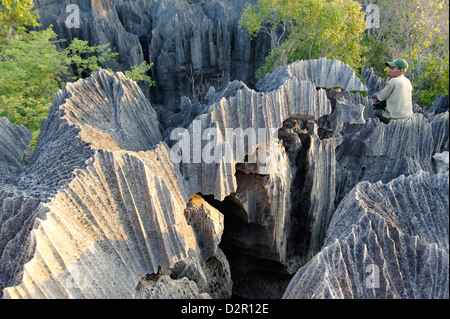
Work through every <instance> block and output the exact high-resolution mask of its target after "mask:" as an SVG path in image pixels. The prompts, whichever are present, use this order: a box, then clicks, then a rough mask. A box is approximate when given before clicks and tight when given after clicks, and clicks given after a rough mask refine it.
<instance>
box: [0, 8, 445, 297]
mask: <svg viewBox="0 0 450 319" xmlns="http://www.w3.org/2000/svg"><path fill="white" fill-rule="evenodd" d="M158 3H159V2H158ZM161 3H162V2H161ZM86 5H87V7H89V6H88V4H87V3H86ZM124 5H125V4H124ZM215 5H217V3H215V4H211V6H213V7H214V6H215ZM202 6H203V8H206V7H207V5H206V3H202ZM111 10H113V9H112V8H111ZM161 10H162V9H161ZM195 10H197V9H195ZM205 10H206V9H205ZM286 70H288V71H289V72H287V71H286ZM286 72H287V73H286ZM320 72H324V74H325V76H327V77H328V78H329V79H327V81H326V83H325V82H321V81H322V80H321V76H320ZM277 74H278V75H277ZM275 75H277V76H275ZM270 79H271V80H270ZM331 79H334V80H335V82H331V81H330V80H331ZM358 81H359V80H358V79H357V78H356V77H354V72H353V71H352V70H351V69H349V67H348V66H347V65H345V64H342V63H341V62H339V61H330V60H327V59H320V60H312V61H300V62H298V63H294V64H292V65H289V66H287V67H286V68H282V69H280V71H275V72H274V73H273V74H271V75H268V78H267V79H265V80H264V81H263V82H261V83H262V84H264V85H263V86H261V87H260V88H263V89H264V90H262V91H259V92H257V91H255V90H252V89H250V88H249V87H248V86H247V85H246V84H245V83H243V82H241V81H233V82H230V83H229V84H228V85H227V86H226V87H225V88H224V89H223V90H217V91H216V90H215V89H213V88H212V89H210V90H209V91H208V94H207V95H206V96H205V97H204V99H203V100H202V102H200V101H195V100H192V99H189V98H183V99H182V106H181V107H180V109H181V110H182V112H180V113H179V114H177V115H170V114H169V116H168V117H167V119H168V120H169V121H168V123H169V124H170V125H169V127H170V128H169V130H165V131H164V132H163V131H162V129H161V127H160V123H159V122H158V120H157V117H158V115H157V112H156V111H155V110H154V109H153V107H152V105H150V103H149V102H148V101H147V100H146V99H145V97H144V95H143V93H142V92H141V90H140V89H139V87H138V86H137V85H136V83H134V82H133V81H130V80H128V79H126V78H125V77H124V76H123V74H121V73H117V74H111V73H109V72H107V71H99V72H97V73H96V74H95V75H94V76H92V77H90V78H89V79H86V80H81V81H78V82H77V83H74V84H70V85H68V86H67V87H66V88H64V89H63V90H61V91H60V92H59V93H58V94H57V95H56V97H55V102H54V105H53V106H52V108H51V110H50V115H49V118H48V119H46V120H45V121H43V123H42V126H41V135H40V137H39V140H38V143H37V147H36V150H35V152H34V153H33V155H32V158H31V160H30V161H29V163H28V165H27V166H26V167H25V168H24V169H22V171H21V172H18V173H17V174H18V176H16V178H15V179H13V180H12V182H10V183H9V184H8V185H7V187H6V188H3V189H1V190H0V270H1V271H0V285H1V287H2V288H4V289H3V290H2V293H3V296H4V297H13V298H22V297H34V298H58V297H72V298H99V297H108V298H111V297H113V298H170V297H178V298H184V297H187V298H209V297H211V298H229V297H230V296H231V295H232V293H233V294H235V296H238V297H246V298H277V297H282V296H283V294H284V292H285V289H286V287H287V285H288V284H289V282H290V281H291V279H292V276H293V275H294V274H295V273H296V272H297V271H298V270H299V269H300V271H299V272H298V274H297V275H296V277H295V280H293V281H292V282H291V286H290V287H291V288H292V287H294V286H295V287H294V288H292V289H291V288H290V289H291V290H288V292H287V293H286V296H294V297H311V296H319V297H330V296H332V297H336V296H338V297H339V296H353V297H358V296H359V295H358V293H359V290H358V292H356V293H355V292H354V291H353V290H351V289H354V287H353V286H351V287H350V286H349V287H350V288H348V287H347V288H345V289H344V290H342V291H343V292H342V291H341V292H342V294H341V295H339V294H338V293H340V292H335V291H334V290H333V289H334V287H335V286H333V285H335V283H334V282H332V283H331V284H330V287H331V288H330V289H328V288H326V287H325V285H328V284H329V281H327V280H328V278H330V277H328V276H327V272H326V269H327V268H326V267H328V266H327V265H328V264H327V263H326V262H330V261H329V260H331V261H333V259H329V260H325V261H326V262H322V261H321V260H319V261H318V259H320V258H323V257H320V256H325V255H326V254H327V253H331V254H334V255H332V256H336V254H335V253H337V252H339V250H334V249H335V248H336V246H333V245H334V244H335V242H334V240H335V239H333V238H338V237H339V236H343V237H342V238H341V237H339V238H340V240H341V242H345V243H347V242H349V240H350V239H351V238H350V237H346V236H347V235H346V234H348V233H351V232H352V229H357V227H360V229H362V230H361V233H358V234H357V235H359V234H362V235H361V236H363V239H361V240H360V241H359V242H358V241H357V242H356V243H355V244H354V245H353V246H352V245H351V244H346V245H348V246H349V247H350V248H348V249H347V250H348V251H350V250H351V249H353V248H354V247H359V246H358V245H357V244H359V243H365V244H366V246H367V247H368V248H367V251H370V252H371V250H370V249H375V253H374V254H375V255H374V256H375V257H371V258H372V260H375V261H379V260H385V263H384V264H380V265H379V266H378V267H379V268H380V269H381V271H383V276H385V278H387V279H386V281H387V282H389V285H388V286H386V287H387V288H386V289H384V288H383V290H380V291H381V292H380V291H378V292H376V291H375V292H373V293H372V294H369V295H367V296H375V297H385V296H388V297H391V296H394V297H398V296H401V297H405V296H406V297H410V296H413V297H417V296H433V297H442V296H445V289H444V290H443V291H444V294H441V293H437V294H434V292H433V293H429V292H427V291H424V290H423V291H422V292H420V293H419V292H418V291H417V289H416V288H414V285H412V284H411V285H409V286H408V285H405V284H403V283H401V282H400V281H399V280H398V278H397V277H395V275H396V273H394V272H393V271H392V269H391V268H389V267H390V264H389V263H391V262H392V263H395V258H394V257H396V258H397V259H398V260H401V261H399V262H398V265H400V266H399V267H403V266H404V264H405V262H404V260H409V259H408V258H409V257H410V256H418V257H417V258H419V259H420V260H425V261H426V258H425V257H424V256H425V255H424V254H428V253H429V252H430V251H432V250H433V249H434V250H435V251H436V252H437V254H438V255H437V256H438V257H437V258H438V261H439V262H441V259H439V258H441V257H442V256H444V257H445V254H444V253H445V252H446V253H447V260H448V241H447V244H445V240H444V241H442V240H440V241H438V242H437V243H434V242H433V240H434V239H433V238H434V237H432V236H434V235H433V234H430V231H429V230H427V228H426V227H427V226H426V224H425V223H423V222H422V221H418V220H416V219H418V218H419V217H420V215H411V218H413V219H414V220H413V221H410V220H409V219H408V216H404V215H406V214H408V213H409V210H410V209H414V210H417V212H414V213H413V214H419V212H420V211H426V210H427V209H428V210H429V211H430V212H431V211H434V210H438V211H440V210H442V209H443V208H445V205H447V209H448V196H447V197H445V196H444V195H443V194H444V193H445V191H446V190H447V193H448V173H447V175H445V173H439V174H438V175H435V174H436V173H437V167H436V163H435V161H436V158H437V157H438V156H437V155H436V154H439V153H442V152H445V151H448V135H449V134H448V131H449V129H448V112H444V113H440V114H436V113H428V112H421V113H420V114H415V115H414V116H413V117H412V118H411V119H409V120H407V121H403V122H399V121H392V122H391V123H390V124H388V125H385V124H384V123H381V122H380V121H379V120H378V119H377V118H376V117H375V116H374V114H373V110H372V108H371V103H370V100H369V99H368V98H365V97H363V96H361V95H359V94H353V93H351V92H350V90H351V91H353V89H355V88H359V89H364V85H363V84H362V83H360V82H358ZM341 89H344V90H341ZM158 111H159V112H163V110H162V109H161V108H160V109H159V110H158ZM169 113H170V112H169ZM163 129H164V128H163ZM239 136H240V137H242V138H243V137H244V136H245V138H244V139H243V140H242V139H241V140H239V139H238V137H239ZM163 140H164V141H165V142H167V143H165V142H163ZM240 142H242V143H240ZM249 146H250V147H249ZM2 156H3V155H2ZM433 157H434V158H435V159H433ZM419 172H422V173H419ZM414 174H415V175H414ZM401 175H404V177H399V176H401ZM445 177H447V182H444V181H442V180H443V179H445ZM394 179H395V180H394ZM379 180H381V182H378V181H379ZM361 182H362V183H361ZM383 183H384V184H383ZM416 184H418V185H419V186H417V185H416ZM355 185H358V186H357V187H356V188H354V187H355ZM424 185H425V186H424ZM429 189H432V191H430V190H429ZM352 190H353V191H352ZM403 191H404V192H403ZM419 191H420V194H421V195H423V196H422V197H421V201H420V202H419V201H418V198H419V195H417V193H415V192H419ZM435 193H436V194H437V195H438V196H437V197H436V198H435V196H434V195H435ZM379 194H383V195H384V196H385V198H386V200H385V201H382V200H381V199H379V198H378V197H376V196H379ZM404 194H412V195H411V200H409V199H410V198H409V197H406V202H405V203H406V204H402V203H404V202H402V200H403V201H404V200H405V196H408V195H404ZM372 197H373V198H375V199H376V200H373V199H372ZM445 200H446V201H445ZM410 202H411V203H412V204H410ZM355 203H356V204H355ZM416 204H417V205H416ZM338 205H339V208H338V210H337V212H336V207H337V206H338ZM358 205H359V206H358ZM370 205H372V206H376V205H378V206H376V207H378V208H376V212H375V213H373V212H372V211H370V212H368V211H367V210H368V208H367V207H369V206H370ZM383 205H386V206H385V207H382V206H383ZM395 205H396V206H395ZM408 205H416V206H417V207H416V206H414V207H412V206H408ZM372 206H371V207H372ZM379 207H381V208H379ZM411 207H412V208H411ZM370 209H372V208H370ZM372 210H373V209H372ZM358 214H359V215H358ZM377 214H378V215H377ZM426 214H430V213H429V212H426ZM360 215H362V216H363V218H361V219H359V217H360ZM386 216H388V217H386ZM414 216H416V217H414ZM447 216H448V215H447ZM370 218H372V219H370ZM437 218H438V220H437V222H436V225H438V227H437V228H436V227H435V228H436V230H433V231H435V232H436V234H445V232H446V234H447V237H448V223H447V224H445V222H444V223H443V222H442V221H441V219H440V218H441V217H440V215H439V216H438V217H437ZM369 219H370V220H371V221H372V224H370V223H368V222H366V221H367V220H369ZM330 223H331V224H330ZM389 223H391V224H389ZM329 225H331V228H329ZM352 225H353V226H355V225H356V226H355V227H353V228H352ZM405 225H406V226H405ZM347 226H348V227H347ZM369 226H370V227H371V228H370V227H369ZM346 227H347V228H346ZM377 227H378V228H377ZM404 227H412V230H411V232H409V231H410V229H409V228H408V229H407V230H405V229H404ZM386 230H388V231H389V232H390V233H389V234H394V235H395V236H396V237H395V236H394V237H393V239H392V240H393V241H394V242H395V240H397V239H399V240H401V244H402V245H403V246H399V245H397V244H396V245H395V248H393V246H392V245H391V246H388V247H390V248H392V249H385V248H383V250H382V252H383V254H384V255H383V258H384V259H382V257H380V256H381V253H380V249H377V247H378V246H380V245H384V243H380V242H377V241H376V240H375V238H376V237H374V236H371V235H373V234H374V232H375V233H376V234H377V235H379V238H384V239H386V238H387V237H386V236H385V235H386V234H387V232H386ZM327 231H328V232H327ZM433 231H431V232H433ZM408 232H409V233H408ZM366 235H367V236H366ZM355 236H356V235H355ZM355 236H354V237H352V238H356V237H355ZM364 236H365V237H364ZM383 236H384V237H383ZM408 236H409V237H408ZM414 236H417V237H414ZM413 237H414V238H413ZM349 238H350V239H349ZM411 238H413V239H414V240H412V239H411ZM430 238H431V239H430ZM424 241H425V242H426V243H425V244H423V242H424ZM341 242H339V243H341ZM385 242H386V245H388V244H389V243H392V241H391V242H389V241H388V240H387V239H386V240H385ZM405 243H406V244H405ZM411 243H412V244H411ZM324 244H325V245H324ZM409 244H411V245H409ZM323 245H324V246H323ZM342 245H343V244H342ZM342 245H341V246H342ZM408 245H409V246H408ZM430 245H431V246H430ZM433 245H434V246H433ZM445 245H446V246H445ZM441 246H445V247H447V248H442V247H441ZM328 247H331V248H328ZM380 247H381V246H380ZM403 247H409V248H411V249H410V250H408V251H407V252H405V251H403V250H402V248H403ZM430 247H431V248H430ZM413 248H414V249H415V250H413ZM336 249H337V248H336ZM396 249H397V250H396ZM342 251H343V250H341V251H340V252H342ZM442 251H444V253H442ZM359 252H360V250H358V251H357V252H355V254H354V256H356V257H358V258H359V257H360V255H358V253H359ZM388 253H389V260H388V258H387V257H385V255H386V256H387V254H388ZM343 254H344V253H343ZM396 254H399V256H397V255H396ZM343 256H344V257H342V258H341V259H342V260H344V261H343V262H340V263H339V264H338V266H339V265H340V266H344V264H345V265H349V264H350V263H351V262H353V261H352V259H351V258H350V257H352V256H353V255H352V256H350V255H348V254H347V255H343ZM371 256H372V255H371ZM439 256H441V257H439ZM356 257H355V258H356ZM346 258H347V259H346ZM334 260H337V259H334ZM366 261H367V260H365V261H364V262H365V263H366V264H367V265H369V264H368V263H367V262H366ZM425 261H424V262H425ZM308 262H310V263H308ZM355 262H358V260H356V261H355ZM311 263H312V264H314V265H317V268H314V269H313V268H311V267H312V266H310V265H312V264H311ZM366 264H364V265H366ZM371 264H374V265H375V263H374V262H373V263H371ZM371 264H370V265H371ZM441 264H442V262H441ZM333 265H334V264H333ZM367 265H366V266H367ZM376 265H378V264H376ZM384 265H386V267H388V268H383V266H384ZM442 265H443V267H444V268H445V264H442ZM394 266H395V265H394ZM447 268H448V263H447ZM336 269H337V270H336V271H338V272H339V269H341V268H336ZM342 269H343V268H342ZM373 269H375V268H373ZM430 269H431V268H430ZM440 269H441V268H439V270H440ZM322 270H323V271H322ZM303 271H307V272H308V274H311V273H312V272H313V273H312V276H313V277H314V278H316V277H317V278H320V280H323V281H321V282H320V284H319V286H317V287H318V288H317V287H316V286H314V284H311V285H303V282H306V280H307V279H305V278H306V277H303V275H299V274H301V273H302V272H303ZM408 271H410V273H411V274H413V275H414V274H415V273H414V270H413V268H411V269H408ZM328 274H329V273H328ZM387 274H389V276H388V275H387ZM397 275H398V274H397ZM420 276H422V275H421V274H419V275H418V276H416V279H417V282H420V281H421V280H422V279H421V278H428V277H426V276H422V277H420ZM440 276H441V277H439V278H438V277H436V278H438V279H440V280H441V281H440V282H441V283H443V284H445V283H446V282H447V284H448V269H447V271H445V269H444V270H443V271H442V272H441V274H440ZM313 277H311V278H313ZM347 277H348V278H350V279H351V277H349V276H347ZM298 278H300V279H301V280H300V281H299V282H301V283H302V284H299V285H300V286H299V285H297V284H296V282H297V281H296V280H297V279H298ZM371 278H372V277H371ZM393 278H394V279H393ZM430 278H431V277H430ZM433 278H435V277H433ZM350 279H349V280H350ZM314 280H315V279H314ZM330 280H331V279H330ZM446 280H447V281H446ZM360 282H362V281H361V280H360ZM441 283H439V284H437V285H436V289H435V291H438V290H439V289H442V288H440V286H441ZM322 284H323V285H322ZM416 286H417V285H416ZM438 286H439V287H438ZM176 287H178V288H179V289H177V288H176ZM299 287H301V288H299ZM324 287H325V288H324ZM393 287H394V288H393ZM405 287H406V288H405ZM321 289H322V290H321ZM327 289H328V290H327ZM314 291H316V292H317V294H314ZM411 291H413V292H414V293H413V294H410V293H411ZM447 295H448V289H447Z"/></svg>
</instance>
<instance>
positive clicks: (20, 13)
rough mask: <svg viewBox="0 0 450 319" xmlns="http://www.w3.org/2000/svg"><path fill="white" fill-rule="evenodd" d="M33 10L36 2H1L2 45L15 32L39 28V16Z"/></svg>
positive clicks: (0, 26) (5, 0) (24, 0)
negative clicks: (29, 27)
mask: <svg viewBox="0 0 450 319" xmlns="http://www.w3.org/2000/svg"><path fill="white" fill-rule="evenodd" d="M33 8H34V0H2V1H0V45H2V44H4V42H5V40H6V39H7V38H9V37H11V36H12V34H13V33H14V32H19V33H22V32H25V31H26V28H25V27H26V26H31V27H37V26H39V23H38V19H39V15H38V12H37V11H33V10H32V9H33Z"/></svg>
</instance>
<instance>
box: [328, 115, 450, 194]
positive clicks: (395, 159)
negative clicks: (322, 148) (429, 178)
mask: <svg viewBox="0 0 450 319" xmlns="http://www.w3.org/2000/svg"><path fill="white" fill-rule="evenodd" d="M341 135H342V143H341V144H340V145H339V146H338V147H337V149H336V160H337V163H338V164H337V165H338V181H337V201H338V202H339V201H340V199H342V198H343V196H345V194H347V193H348V192H349V191H350V190H351V189H352V188H353V187H354V186H355V185H356V184H357V183H358V182H360V181H363V180H365V181H370V182H376V181H378V180H381V181H383V182H385V183H387V182H388V181H390V180H392V179H394V178H396V177H398V176H400V175H402V174H404V175H411V174H414V173H417V172H419V171H421V170H424V171H427V172H434V168H433V162H432V157H433V155H434V154H435V153H440V152H442V151H444V150H446V148H448V146H446V143H448V137H447V138H446V136H448V113H446V114H442V115H438V118H437V116H433V117H432V118H428V119H427V118H425V117H424V116H423V115H422V114H414V115H413V116H412V117H411V118H410V119H408V120H407V121H393V122H391V123H389V124H388V125H380V121H379V120H378V119H368V120H367V123H366V124H365V125H362V126H358V125H356V126H352V125H349V126H346V127H345V129H343V130H342V131H341Z"/></svg>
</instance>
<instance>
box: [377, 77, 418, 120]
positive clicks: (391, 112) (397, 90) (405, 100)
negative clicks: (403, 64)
mask: <svg viewBox="0 0 450 319" xmlns="http://www.w3.org/2000/svg"><path fill="white" fill-rule="evenodd" d="M377 99H378V100H379V101H386V110H385V111H383V116H384V117H386V118H389V119H392V120H407V119H408V118H409V117H410V116H411V115H413V105H412V85H411V82H410V81H409V80H408V79H407V78H406V77H405V76H404V75H403V74H402V75H399V76H397V77H396V78H392V79H389V80H388V81H387V83H386V87H385V88H384V89H383V90H382V91H380V92H379V93H378V94H377Z"/></svg>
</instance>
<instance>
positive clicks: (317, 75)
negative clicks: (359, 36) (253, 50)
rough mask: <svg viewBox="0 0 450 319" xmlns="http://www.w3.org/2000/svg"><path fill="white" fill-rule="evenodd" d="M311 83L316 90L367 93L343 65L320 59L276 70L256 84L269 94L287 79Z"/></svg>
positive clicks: (359, 81) (350, 70)
mask: <svg viewBox="0 0 450 319" xmlns="http://www.w3.org/2000/svg"><path fill="white" fill-rule="evenodd" d="M292 77H295V78H296V79H298V80H303V81H311V82H312V83H314V84H315V86H316V87H318V88H326V89H342V90H348V91H367V87H366V86H365V85H364V84H363V83H362V82H361V80H360V79H359V78H358V77H357V76H356V74H355V71H354V70H353V69H352V68H351V67H350V66H348V65H346V64H345V63H343V62H341V61H336V60H329V59H326V58H321V59H317V60H303V61H297V62H294V63H291V64H289V65H286V66H281V67H279V68H277V69H276V70H275V71H274V72H273V73H270V74H268V75H266V76H265V77H264V79H263V80H261V81H260V82H258V85H257V87H258V89H259V90H261V91H265V92H269V91H272V90H273V89H277V88H278V87H280V86H281V85H282V84H283V83H284V82H285V81H286V80H287V79H290V78H292Z"/></svg>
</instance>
